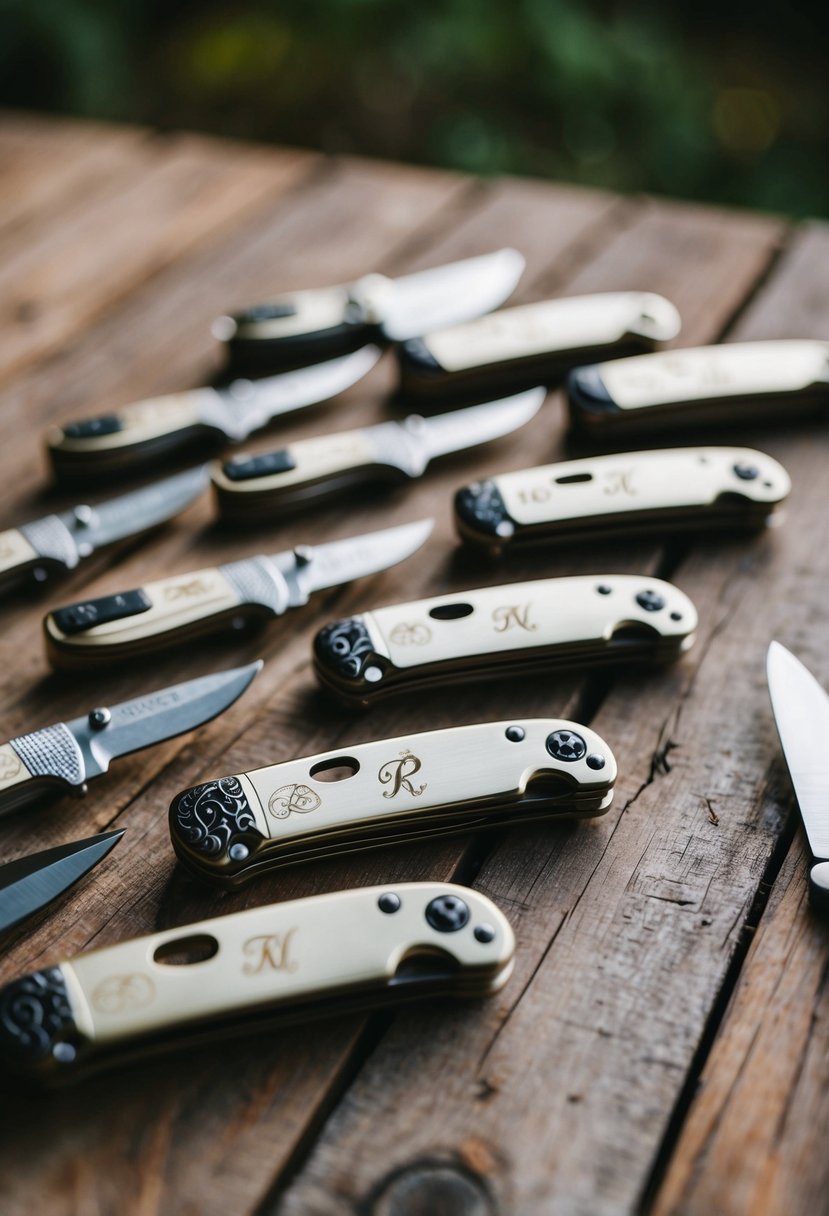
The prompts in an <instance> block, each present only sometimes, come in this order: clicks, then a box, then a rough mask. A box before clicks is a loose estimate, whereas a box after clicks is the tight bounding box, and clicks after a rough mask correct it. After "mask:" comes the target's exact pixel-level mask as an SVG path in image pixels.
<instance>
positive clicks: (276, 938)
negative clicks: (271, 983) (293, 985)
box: [242, 929, 298, 975]
mask: <svg viewBox="0 0 829 1216" xmlns="http://www.w3.org/2000/svg"><path fill="white" fill-rule="evenodd" d="M295 933H296V929H289V930H288V932H287V933H263V934H261V935H260V936H259V937H249V938H248V940H247V941H246V942H245V944H244V946H243V947H242V953H243V954H244V955H245V957H246V958H247V960H248V961H247V962H246V963H244V964H243V966H242V970H243V971H244V973H245V975H258V974H259V973H260V971H296V969H297V965H298V964H297V963H296V962H294V960H293V959H292V958H291V957H290V954H289V951H290V948H291V938H292V937H293V936H294V934H295Z"/></svg>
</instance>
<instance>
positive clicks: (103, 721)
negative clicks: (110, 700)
mask: <svg viewBox="0 0 829 1216" xmlns="http://www.w3.org/2000/svg"><path fill="white" fill-rule="evenodd" d="M111 721H112V714H111V713H110V711H109V710H108V709H107V708H106V706H102V707H101V708H100V709H91V710H90V711H89V725H90V726H91V727H92V729H93V730H103V729H104V727H105V726H109V724H110V722H111Z"/></svg>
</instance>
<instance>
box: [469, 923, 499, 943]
mask: <svg viewBox="0 0 829 1216" xmlns="http://www.w3.org/2000/svg"><path fill="white" fill-rule="evenodd" d="M472 932H473V936H474V938H475V941H476V942H483V944H484V945H487V943H488V942H493V941H495V930H494V929H493V927H492V925H476V926H475V928H474V929H473V931H472Z"/></svg>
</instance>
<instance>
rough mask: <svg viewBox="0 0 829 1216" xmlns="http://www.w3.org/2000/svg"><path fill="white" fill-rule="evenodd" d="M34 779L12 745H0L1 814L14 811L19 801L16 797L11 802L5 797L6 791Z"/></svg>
mask: <svg viewBox="0 0 829 1216" xmlns="http://www.w3.org/2000/svg"><path fill="white" fill-rule="evenodd" d="M33 779H34V778H33V777H32V774H31V773H30V772H29V770H28V769H27V768H26V765H25V764H24V763H23V761H22V760H21V758H20V756H18V754H17V752H16V751H15V750H14V748H13V747H12V745H11V744H10V743H3V744H0V814H2V813H3V812H4V811H6V810H10V809H12V804H14V803H16V801H17V799H16V798H15V797H14V796H12V798H11V799H10V800H9V799H7V798H5V797H4V796H3V795H4V794H5V792H6V790H11V789H14V788H15V787H16V786H19V785H21V784H22V783H23V782H24V781H32V780H33Z"/></svg>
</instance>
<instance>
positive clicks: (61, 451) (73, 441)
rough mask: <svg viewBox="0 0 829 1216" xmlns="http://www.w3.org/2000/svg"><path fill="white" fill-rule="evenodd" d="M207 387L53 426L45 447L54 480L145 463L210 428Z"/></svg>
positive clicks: (211, 431) (210, 391)
mask: <svg viewBox="0 0 829 1216" xmlns="http://www.w3.org/2000/svg"><path fill="white" fill-rule="evenodd" d="M214 403H215V392H214V390H213V389H194V390H192V391H191V392H185V393H171V394H169V395H167V396H165V397H152V398H149V399H148V400H146V401H135V402H133V403H132V404H131V405H124V406H122V407H121V408H120V409H119V410H118V411H117V412H116V413H113V414H105V415H103V416H101V417H98V418H85V419H82V420H81V421H79V422H71V423H67V424H66V425H65V426H62V427H53V428H52V429H51V430H50V431H49V432H47V435H46V451H47V454H48V456H49V459H50V461H51V463H52V468H53V470H54V472H55V475H56V476H57V477H58V478H62V479H64V480H66V479H71V478H72V477H84V478H88V477H89V476H90V475H91V476H93V477H95V476H96V475H98V476H101V477H106V476H108V475H111V474H113V473H118V472H121V471H122V470H128V469H133V468H139V467H141V466H144V465H146V464H147V462H148V460H152V459H153V458H156V457H162V456H166V455H167V454H168V453H172V452H175V451H177V450H179V449H181V448H186V447H188V446H189V445H190V444H192V443H193V442H194V441H199V440H201V439H204V438H206V437H207V436H210V435H213V436H214V437H215V435H216V432H215V431H214V429H213V428H212V427H210V426H209V425H208V424H206V423H205V422H204V421H203V416H206V415H207V412H208V410H209V407H210V406H211V405H213V404H214Z"/></svg>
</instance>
